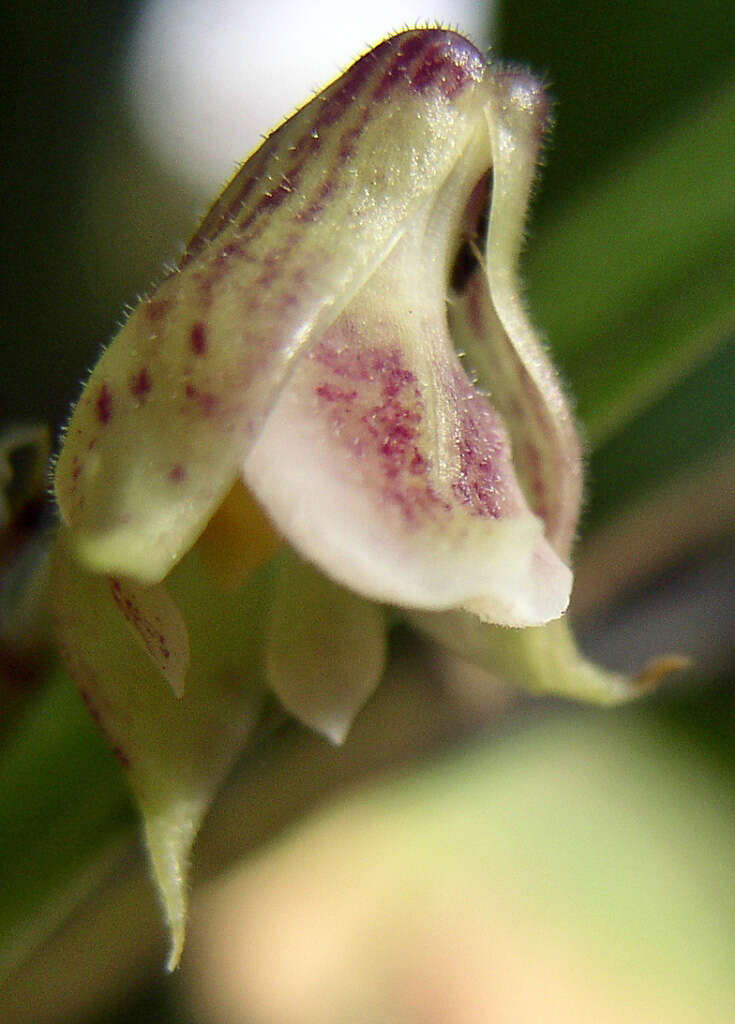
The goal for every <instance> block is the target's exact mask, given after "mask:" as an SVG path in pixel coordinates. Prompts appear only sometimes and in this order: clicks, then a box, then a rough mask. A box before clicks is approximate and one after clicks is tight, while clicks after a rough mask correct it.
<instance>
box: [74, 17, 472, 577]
mask: <svg viewBox="0 0 735 1024" xmlns="http://www.w3.org/2000/svg"><path fill="white" fill-rule="evenodd" d="M486 100H487V75H486V66H485V62H484V60H483V58H482V55H481V54H480V53H479V52H478V51H477V50H476V49H475V48H474V47H473V46H472V45H471V44H470V43H468V42H467V41H466V40H464V39H462V38H461V37H459V36H456V35H454V34H453V33H451V32H447V31H443V30H438V29H437V30H418V31H414V32H406V33H404V34H402V35H399V36H395V37H393V38H391V39H389V40H387V41H386V42H384V43H383V44H381V45H380V46H378V47H377V48H376V49H374V50H372V51H371V52H370V53H368V54H367V55H366V56H365V57H363V58H362V59H361V60H360V61H358V62H357V63H356V64H355V65H354V66H353V67H352V68H350V70H349V71H347V72H346V73H345V74H344V75H343V76H342V77H341V78H339V79H338V80H337V81H336V82H335V83H334V84H333V85H331V86H330V87H329V88H328V89H326V90H325V91H324V92H323V93H322V94H320V95H319V96H317V97H316V98H315V99H314V100H312V102H311V103H309V104H308V105H307V106H306V107H304V108H303V110H301V111H300V112H299V113H298V114H296V115H295V116H294V117H293V118H291V119H290V120H289V121H287V122H286V123H285V124H284V125H283V126H282V127H281V128H280V129H278V130H277V131H276V132H274V133H273V135H272V136H270V138H269V139H268V140H267V141H266V142H265V143H264V145H263V146H262V147H261V149H260V150H258V152H257V153H256V154H255V155H254V156H253V157H251V159H250V160H249V161H248V162H247V163H246V164H245V166H244V167H243V168H242V170H241V171H240V173H239V174H238V175H237V176H236V178H235V179H234V180H233V182H232V183H231V184H230V185H229V187H228V188H227V189H226V190H225V192H224V193H223V194H222V196H221V197H220V199H219V200H218V201H217V202H216V203H215V205H214V207H213V208H212V210H211V212H210V214H209V215H208V217H207V218H206V219H205V221H204V223H203V225H202V227H201V228H200V230H199V232H198V233H197V235H196V236H195V238H194V239H193V240H192V242H191V244H190V246H189V248H188V250H187V252H186V254H185V257H184V260H183V262H182V265H181V268H180V269H179V270H178V271H177V272H176V273H174V274H172V275H171V276H169V277H168V278H167V279H166V280H165V281H164V282H163V283H162V284H161V285H160V287H159V288H158V289H157V290H156V291H155V292H154V293H153V294H152V295H151V297H150V298H148V299H147V300H146V301H144V302H142V303H141V304H140V305H139V306H138V308H137V309H136V310H135V312H134V313H133V314H132V315H131V317H130V319H129V320H128V322H127V324H126V325H125V327H124V328H123V330H122V331H121V332H120V334H119V335H118V337H117V338H116V339H115V341H114V342H113V343H112V345H111V346H110V348H109V349H108V350H107V352H105V354H104V355H103V357H102V359H101V360H100V362H99V364H98V366H97V368H96V370H95V371H94V373H93V375H92V377H91V379H90V381H89V383H88V384H87V387H86V389H85V391H84V394H83V395H82V398H81V399H80V402H79V404H78V406H77V408H76V410H75V412H74V415H73V417H72V420H71V422H70V424H69V427H68V430H67V433H66V438H65V443H64V447H63V450H62V453H61V456H60V459H59V462H58V466H57V471H56V493H57V497H58V501H59V507H60V510H61V513H62V517H63V519H64V522H65V523H66V525H67V526H68V527H69V529H70V532H71V535H72V538H73V543H74V545H75V547H76V550H77V551H78V552H79V553H80V554H81V556H82V557H83V558H84V559H85V561H86V563H87V564H88V565H89V566H90V567H91V568H94V569H96V570H97V571H101V572H105V573H108V574H110V575H125V576H128V577H132V578H134V579H137V580H138V581H139V582H141V583H152V582H157V581H159V580H161V579H162V578H163V577H164V576H165V575H166V573H167V572H168V571H169V570H170V568H171V567H172V565H174V564H175V563H176V562H177V560H178V559H179V558H180V557H181V556H182V554H183V553H184V552H185V551H186V550H187V549H188V548H189V547H190V546H191V544H192V543H193V542H194V540H195V539H196V537H197V536H198V534H199V533H200V532H201V530H202V529H203V527H204V524H205V523H206V521H207V519H208V518H209V516H210V515H211V513H212V510H213V509H214V508H215V507H216V505H217V504H218V503H219V502H220V500H221V499H222V498H223V496H224V495H225V493H226V492H227V490H228V489H229V487H230V485H231V483H232V481H233V479H234V478H235V476H236V472H237V468H238V467H239V466H240V465H241V464H242V462H243V460H244V458H245V456H246V453H247V451H248V449H249V446H250V445H251V443H252V441H253V438H254V437H255V436H256V435H257V432H258V430H259V429H260V426H261V425H262V422H263V419H264V418H265V416H266V415H267V413H268V412H269V410H270V408H271V406H272V403H273V401H274V399H275V397H276V396H277V394H278V392H279V389H280V388H281V386H282V384H283V382H284V380H285V378H286V376H287V374H288V373H289V372H290V370H291V369H292V367H293V365H294V359H295V357H296V356H297V354H298V353H300V352H301V351H302V349H304V347H305V346H307V345H308V343H309V342H310V341H313V339H314V338H316V337H318V336H319V335H321V334H322V333H323V332H324V331H325V330H326V329H328V327H329V326H330V325H331V324H332V323H333V322H334V320H335V319H336V318H337V317H338V316H339V314H340V313H341V311H342V309H343V308H344V307H345V306H346V305H347V304H348V303H349V302H350V300H351V298H352V297H353V296H354V295H355V294H356V292H358V290H359V289H360V288H361V287H362V285H363V283H364V281H365V280H366V279H367V278H368V277H370V275H371V274H372V273H373V272H374V270H375V268H376V266H378V265H380V264H381V263H382V262H383V261H384V260H385V257H386V254H387V253H388V252H389V251H390V249H391V248H392V247H393V245H394V244H395V243H396V241H397V240H398V238H399V237H400V235H401V233H402V232H403V230H404V225H405V224H406V223H407V222H409V221H410V220H411V218H412V217H413V216H414V214H415V212H416V211H417V210H418V209H420V208H421V207H422V205H424V204H425V203H426V201H427V197H428V198H431V197H432V196H434V195H435V194H436V192H437V190H438V189H439V188H440V187H441V185H442V182H443V181H444V180H445V178H446V177H447V175H448V174H449V172H450V171H451V169H452V168H453V167H454V166H455V165H456V164H457V162H458V161H460V160H461V159H463V155H464V152H465V149H466V146H467V143H468V139H469V138H470V137H471V136H472V135H473V133H474V132H475V131H476V128H477V124H478V119H480V120H481V119H483V118H484V114H483V108H484V104H485V102H486Z"/></svg>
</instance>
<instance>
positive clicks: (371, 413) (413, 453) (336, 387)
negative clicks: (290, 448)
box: [312, 325, 449, 526]
mask: <svg viewBox="0 0 735 1024" xmlns="http://www.w3.org/2000/svg"><path fill="white" fill-rule="evenodd" d="M345 328H346V333H347V334H349V325H345ZM342 340H345V338H344V337H343V339H342ZM312 359H313V360H314V362H315V363H316V364H317V366H318V367H319V370H320V372H319V376H318V378H317V383H316V385H315V387H314V394H315V395H316V396H317V397H318V398H319V400H320V402H321V403H323V404H324V405H325V406H326V407H327V409H328V410H329V419H330V423H331V427H332V429H333V430H334V432H335V434H336V435H337V436H339V437H340V440H341V441H342V443H343V444H344V445H345V446H347V447H348V448H349V450H350V452H351V453H352V455H353V456H354V457H355V458H357V459H358V460H360V462H361V463H362V465H363V469H364V472H365V473H366V474H368V476H369V477H370V478H372V480H373V484H374V486H376V487H377V488H378V489H379V492H380V494H381V496H382V499H383V501H384V502H385V503H386V505H389V506H392V507H394V508H395V509H396V510H397V511H398V514H399V515H400V517H401V518H402V520H403V523H404V525H406V526H414V525H415V524H416V523H418V521H419V520H420V519H422V518H427V517H429V518H432V517H434V516H436V515H437V514H440V513H441V512H442V511H444V512H446V511H448V508H449V506H448V505H447V504H446V503H445V502H443V501H442V499H441V498H440V497H439V496H438V495H437V494H436V492H435V490H434V488H433V487H432V485H431V482H430V480H429V478H428V471H429V461H428V459H427V458H426V457H425V455H424V454H423V453H422V452H421V451H420V448H419V445H420V444H421V430H422V423H423V414H424V409H423V402H422V399H421V391H420V388H419V386H418V383H417V381H416V378H415V376H414V374H413V373H412V372H411V371H410V370H409V369H408V368H407V367H406V366H405V365H404V364H403V362H402V355H401V353H400V351H399V350H398V349H395V348H389V349H379V348H375V347H370V348H360V347H359V345H356V344H354V345H350V344H348V345H347V346H345V347H342V346H340V347H332V346H330V345H329V343H328V342H323V343H320V344H319V345H317V346H316V348H315V350H314V351H313V353H312ZM325 375H328V376H325ZM351 385H358V386H351Z"/></svg>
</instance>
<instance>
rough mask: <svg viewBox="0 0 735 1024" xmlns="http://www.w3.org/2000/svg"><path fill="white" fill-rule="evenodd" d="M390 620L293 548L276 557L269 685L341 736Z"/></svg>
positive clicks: (370, 678)
mask: <svg viewBox="0 0 735 1024" xmlns="http://www.w3.org/2000/svg"><path fill="white" fill-rule="evenodd" d="M386 634H387V624H386V617H385V612H384V610H383V609H382V608H381V607H380V606H379V605H377V604H374V603H373V602H372V601H366V600H365V599H364V598H362V597H359V596H358V595H357V594H353V593H351V592H350V591H349V590H344V589H343V588H342V587H339V586H337V584H336V583H332V582H331V580H328V579H327V578H326V577H325V576H323V575H322V574H321V573H319V572H317V571H316V569H313V568H312V567H311V566H310V565H307V564H306V563H305V562H302V561H301V560H300V559H299V558H297V557H296V556H295V555H294V554H293V553H291V552H287V553H285V554H284V555H283V556H282V558H281V559H280V565H279V575H278V582H277V585H276V591H275V598H274V604H273V610H272V612H271V621H270V625H269V628H268V636H267V641H266V667H267V671H268V677H269V682H270V685H271V688H272V689H273V692H274V693H275V694H276V696H277V697H278V698H279V700H280V701H281V703H282V704H283V705H284V707H285V708H286V709H287V710H288V711H290V712H291V714H293V715H295V716H296V717H297V718H299V719H300V720H301V721H302V722H303V723H304V724H305V725H308V726H310V727H311V728H313V729H316V730H317V732H320V733H322V734H323V735H325V736H326V737H327V738H328V739H330V740H331V741H332V742H333V743H342V742H343V740H344V739H345V737H346V736H347V733H348V731H349V729H350V726H351V725H352V722H353V720H354V718H355V715H356V714H357V712H358V711H359V710H360V709H361V708H362V706H363V704H365V702H366V701H367V700H368V698H369V697H371V696H372V694H373V691H374V690H375V688H376V687H377V685H378V683H379V682H380V678H381V676H382V674H383V668H384V666H385V656H386Z"/></svg>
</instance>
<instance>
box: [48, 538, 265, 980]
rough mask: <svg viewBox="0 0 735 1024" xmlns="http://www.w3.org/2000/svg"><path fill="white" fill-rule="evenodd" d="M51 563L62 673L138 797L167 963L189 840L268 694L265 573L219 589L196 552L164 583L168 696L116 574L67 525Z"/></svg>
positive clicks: (179, 933)
mask: <svg viewBox="0 0 735 1024" xmlns="http://www.w3.org/2000/svg"><path fill="white" fill-rule="evenodd" d="M52 572H53V595H54V612H55V616H56V620H57V626H58V633H59V638H60V641H61V644H62V646H63V650H64V653H65V657H66V661H67V664H68V667H69V670H70V672H71V674H72V676H73V677H74V679H75V681H76V683H77V685H78V687H79V691H80V693H81V695H82V698H83V699H84V701H85V703H86V704H87V706H88V708H89V710H90V713H91V714H92V716H93V717H94V719H95V720H96V721H97V723H98V724H99V726H100V728H101V729H102V730H103V732H104V733H105V734H106V735H107V738H108V740H109V742H110V744H111V746H112V747H113V749H114V751H115V753H116V755H117V757H118V760H119V761H120V764H121V766H122V768H123V769H124V771H125V773H126V775H127V777H128V780H129V782H130V785H131V788H132V790H133V792H134V794H135V797H136V800H137V802H138V804H139V806H140V810H141V813H142V816H143V823H144V831H145V837H146V843H147V846H148V851H149V854H150V858H151V863H152V867H153V874H154V878H155V880H156V884H157V886H158V889H159V892H160V894H161V898H162V900H163V903H164V907H165V910H166V916H167V919H168V922H169V927H170V929H171V936H172V947H171V957H170V962H169V963H170V966H172V967H173V966H175V965H176V963H177V962H178V958H179V955H180V953H181V948H182V944H183V937H184V925H185V918H186V901H187V900H186V897H187V893H186V884H187V883H186V878H187V863H188V857H189V853H190V850H191V846H192V843H193V841H194V838H195V836H196V832H197V830H198V827H199V824H200V822H201V819H202V817H203V816H204V814H205V812H206V809H207V807H208V805H209V803H210V801H211V799H212V797H213V795H214V793H215V791H216V789H217V788H218V787H219V785H220V784H221V782H222V779H223V778H224V776H225V774H226V772H227V771H228V770H229V768H230V766H231V765H232V763H233V760H234V759H235V757H236V756H237V754H238V753H239V752H240V750H241V749H242V747H243V746H244V744H245V743H246V741H247V738H248V736H249V734H250V732H251V731H252V729H253V726H254V724H255V722H256V720H257V717H258V713H259V709H260V706H261V702H262V700H263V695H264V692H265V683H264V680H263V676H262V671H261V668H260V665H261V651H260V646H261V636H262V632H263V628H264V627H263V622H264V601H265V600H266V596H267V592H268V578H267V575H263V574H262V573H261V574H260V576H259V577H258V578H256V580H255V581H254V582H253V585H252V586H249V587H246V588H241V589H240V590H239V591H237V592H236V593H224V592H222V591H219V590H218V589H217V588H216V587H214V586H212V585H211V584H209V583H208V582H207V578H206V574H205V573H204V572H203V571H202V570H201V568H200V566H199V564H198V557H197V554H196V552H194V553H192V555H191V556H190V557H189V558H187V559H185V560H184V562H182V563H181V565H180V566H179V568H178V569H177V571H176V572H175V573H173V574H172V576H171V577H170V578H169V580H167V587H168V588H169V591H170V594H171V600H173V601H175V602H176V604H177V605H178V607H179V608H180V610H181V614H182V616H183V619H184V620H185V621H186V624H187V626H188V631H189V637H190V641H191V666H190V669H189V672H188V676H187V680H186V688H185V691H184V694H183V696H182V697H181V698H177V697H176V696H174V694H173V693H172V692H171V689H170V687H169V686H168V685H167V683H166V680H165V678H164V676H163V675H162V673H161V672H160V671H159V669H158V667H157V665H156V662H155V661H154V659H152V658H151V657H150V656H149V653H148V651H147V650H146V648H145V646H144V644H143V643H140V642H139V641H138V639H137V638H136V636H135V635H134V632H133V630H131V629H130V628H129V627H128V625H127V623H126V620H125V618H124V617H123V616H122V615H121V614H120V609H119V607H118V603H117V602H116V600H115V596H114V593H113V582H112V581H111V580H110V579H109V578H108V577H105V576H100V575H96V574H93V573H90V572H89V571H87V570H85V569H84V568H83V567H81V566H80V564H79V562H78V561H77V560H76V559H75V558H74V556H73V552H72V551H71V549H70V544H69V538H68V536H67V535H65V533H64V532H62V534H61V536H60V538H59V540H58V542H57V545H56V549H55V551H54V555H53V569H52Z"/></svg>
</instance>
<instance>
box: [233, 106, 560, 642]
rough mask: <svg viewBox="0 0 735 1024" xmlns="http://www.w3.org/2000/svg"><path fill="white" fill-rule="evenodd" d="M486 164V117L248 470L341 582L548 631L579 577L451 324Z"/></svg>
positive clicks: (300, 376) (326, 341)
mask: <svg viewBox="0 0 735 1024" xmlns="http://www.w3.org/2000/svg"><path fill="white" fill-rule="evenodd" d="M490 160H491V154H490V147H489V139H488V134H487V125H486V123H485V121H484V118H483V120H482V123H481V124H480V125H479V126H478V128H477V130H476V133H475V136H474V138H473V139H472V140H471V142H470V144H469V145H468V146H467V149H466V151H465V154H464V158H463V161H462V163H461V165H458V167H457V168H455V170H454V172H453V173H452V174H451V175H450V176H449V178H448V179H447V181H446V182H445V184H444V186H443V187H442V189H440V190H439V191H438V192H437V194H436V195H435V196H434V198H433V202H432V203H431V204H426V205H425V207H424V208H423V209H422V210H421V211H419V212H418V213H417V214H416V215H415V216H414V218H413V219H412V221H411V223H410V225H409V226H406V227H405V228H404V232H403V236H402V238H401V240H400V241H399V242H398V243H397V244H396V245H395V247H394V248H393V250H392V251H391V253H390V254H389V255H388V256H387V257H386V259H385V260H384V261H383V263H382V265H381V266H380V267H379V268H376V270H375V272H374V274H373V276H372V277H371V278H370V280H369V281H368V282H366V283H365V284H364V285H363V287H362V289H361V290H360V292H359V293H358V294H357V295H356V296H355V297H354V298H353V299H352V301H351V303H350V304H349V305H348V306H347V307H346V308H345V310H344V311H343V312H342V314H341V316H340V317H339V318H338V319H337V320H336V321H335V323H334V324H333V325H332V326H331V327H330V328H329V329H328V330H327V331H325V332H324V333H323V334H322V336H321V338H320V339H319V341H318V343H317V344H315V345H314V346H313V347H312V348H311V349H310V351H309V352H308V353H307V354H306V355H305V357H304V358H303V359H302V360H301V361H300V362H299V364H298V365H297V366H296V368H295V370H294V372H293V374H292V376H291V378H290V381H289V382H288V384H287V386H286V387H285V388H284V390H283V392H282V394H281V396H280V398H279V401H278V402H277V404H276V406H275V408H274V410H273V412H272V413H271V415H270V417H269V419H268V421H267V422H266V425H265V427H264V429H263V431H262V433H261V435H260V437H259V439H258V441H257V443H256V445H255V447H254V448H253V451H252V452H251V454H250V456H249V458H248V459H247V461H246V463H245V466H244V474H245V479H246V481H247V483H248V485H249V486H250V487H251V488H252V490H253V491H254V493H255V495H256V496H257V497H258V498H259V500H260V501H261V503H262V505H263V506H264V507H265V508H266V509H267V511H268V512H269V514H270V515H271V516H272V518H273V520H274V521H275V523H276V525H277V527H278V528H279V529H280V531H281V532H282V533H283V534H284V535H285V536H287V537H288V538H289V540H290V542H291V543H292V544H293V545H294V546H295V547H296V548H297V549H298V550H299V551H300V552H301V553H302V554H303V555H304V556H305V557H306V558H308V559H310V560H312V561H314V562H315V563H316V564H317V565H319V566H320V568H321V569H322V570H323V571H325V572H327V573H328V574H329V575H331V576H332V577H333V578H334V579H336V580H338V581H339V582H340V583H342V584H344V585H345V586H348V587H350V588H351V589H354V590H356V591H358V592H359V593H362V594H364V595H365V596H367V597H371V598H373V599H375V600H380V601H385V602H389V603H393V604H398V605H404V606H406V607H414V608H434V609H441V608H451V607H456V606H463V607H465V608H467V609H468V610H471V611H473V612H474V613H476V614H477V615H479V616H480V617H481V618H483V619H486V620H487V621H491V622H497V623H502V624H506V625H514V626H526V625H538V624H539V623H543V622H547V621H548V620H549V619H552V618H555V617H557V616H559V615H561V614H562V612H563V611H564V609H565V608H566V605H567V601H568V599H569V591H570V587H571V573H570V571H569V569H568V568H567V566H566V565H565V564H564V563H563V562H562V561H561V560H560V558H559V556H558V555H557V554H556V552H555V551H554V550H553V548H552V547H551V545H550V544H549V543H548V541H547V540H546V539H545V537H544V533H543V523H542V521H541V520H540V519H539V518H537V517H536V516H535V515H533V513H532V512H531V511H530V510H529V508H528V505H527V503H526V500H525V497H524V495H523V492H522V490H521V488H520V487H519V485H518V481H517V480H516V477H515V473H514V468H513V463H512V451H511V445H510V439H509V437H508V433H507V430H506V428H505V425H504V423H503V420H502V418H501V417H500V416H499V415H498V413H497V411H496V409H495V408H494V407H493V406H492V404H491V403H490V402H489V401H488V400H487V399H486V398H485V396H483V395H482V394H480V393H479V392H478V391H477V390H476V389H475V388H474V387H473V386H472V384H471V383H470V381H469V380H468V378H467V376H466V374H465V372H464V370H463V368H462V365H461V364H460V361H459V359H458V357H457V355H456V353H455V351H454V347H453V340H452V338H451V336H450V332H449V327H448V323H447V312H446V281H447V276H448V273H449V267H448V262H449V260H450V259H451V251H452V250H451V245H450V242H451V240H452V238H453V236H454V233H455V232H456V225H457V223H459V222H460V220H461V215H462V210H463V208H464V206H465V204H466V203H467V201H468V197H469V196H470V194H471V192H472V188H473V186H474V184H475V182H476V181H477V180H478V178H480V177H481V176H482V175H483V173H484V172H486V171H487V167H488V164H489V162H490Z"/></svg>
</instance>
